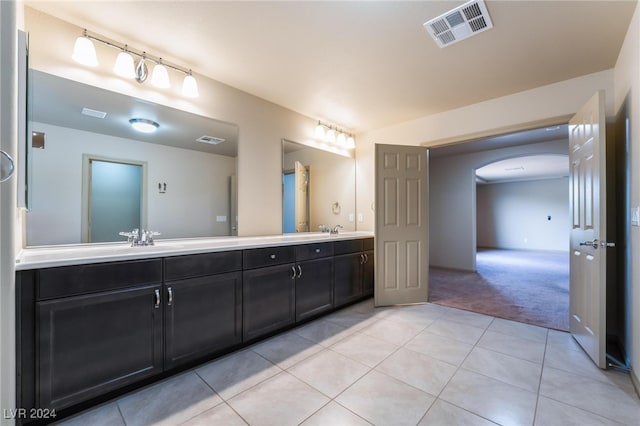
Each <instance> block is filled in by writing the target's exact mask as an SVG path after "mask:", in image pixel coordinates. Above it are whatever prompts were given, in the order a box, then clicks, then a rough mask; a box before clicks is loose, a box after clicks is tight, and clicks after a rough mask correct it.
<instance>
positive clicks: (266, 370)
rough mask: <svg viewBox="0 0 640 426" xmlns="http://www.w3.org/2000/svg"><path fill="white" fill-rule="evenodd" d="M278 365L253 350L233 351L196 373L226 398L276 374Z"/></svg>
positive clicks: (278, 369) (278, 370)
mask: <svg viewBox="0 0 640 426" xmlns="http://www.w3.org/2000/svg"><path fill="white" fill-rule="evenodd" d="M280 371H282V370H281V369H280V368H278V367H277V366H276V365H274V364H272V363H271V362H269V361H267V360H266V359H264V358H263V357H261V356H260V355H258V354H257V353H255V352H253V351H251V350H244V351H241V352H236V353H233V354H231V355H229V356H227V357H224V358H222V359H219V360H217V361H214V362H211V363H209V364H205V365H204V366H202V367H199V368H198V369H197V370H196V373H198V375H199V376H200V377H202V379H203V380H204V381H205V382H207V383H208V384H209V386H211V387H212V388H213V389H215V391H216V392H217V393H218V394H219V395H220V396H221V397H222V398H223V399H225V400H228V399H229V398H231V397H233V396H234V395H237V394H238V393H240V392H242V391H244V390H246V389H249V388H250V387H252V386H255V385H257V384H258V383H260V382H262V381H264V380H266V379H268V378H269V377H272V376H275V375H276V374H278V373H279V372H280Z"/></svg>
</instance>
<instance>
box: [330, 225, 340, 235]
mask: <svg viewBox="0 0 640 426" xmlns="http://www.w3.org/2000/svg"><path fill="white" fill-rule="evenodd" d="M342 227H343V226H342V225H336V226H334V227H333V229H332V230H331V231H330V233H331V234H337V233H338V229H340V228H342Z"/></svg>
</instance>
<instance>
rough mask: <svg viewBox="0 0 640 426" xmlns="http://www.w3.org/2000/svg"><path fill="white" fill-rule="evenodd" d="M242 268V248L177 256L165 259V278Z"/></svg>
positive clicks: (183, 277) (169, 279) (168, 279)
mask: <svg viewBox="0 0 640 426" xmlns="http://www.w3.org/2000/svg"><path fill="white" fill-rule="evenodd" d="M241 269H242V252H241V251H240V250H236V251H225V252H219V253H205V254H194V255H187V256H175V257H168V258H166V259H165V260H164V279H165V281H174V280H181V279H185V278H194V277H202V276H205V275H214V274H223V273H225V272H234V271H239V270H241Z"/></svg>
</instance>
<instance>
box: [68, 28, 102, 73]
mask: <svg viewBox="0 0 640 426" xmlns="http://www.w3.org/2000/svg"><path fill="white" fill-rule="evenodd" d="M85 34H86V32H85ZM71 58H72V59H73V60H74V61H76V62H78V63H81V64H82V65H86V66H88V67H96V66H98V57H97V56H96V47H95V46H94V45H93V42H92V41H91V40H89V38H88V37H86V35H82V36H80V37H78V38H77V39H76V44H75V45H74V46H73V54H72V55H71Z"/></svg>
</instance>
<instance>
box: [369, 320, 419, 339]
mask: <svg viewBox="0 0 640 426" xmlns="http://www.w3.org/2000/svg"><path fill="white" fill-rule="evenodd" d="M423 329H424V327H422V326H419V325H415V324H412V323H408V322H405V321H391V320H390V319H387V318H385V319H382V320H380V321H378V322H376V323H375V324H373V325H370V326H369V327H366V328H363V329H362V330H361V332H362V333H364V334H366V335H369V336H371V337H375V338H377V339H380V340H384V341H385V342H389V343H393V344H395V345H404V344H405V343H407V342H408V341H409V340H411V339H413V338H414V337H415V336H416V335H417V334H418V333H420V332H421V331H422V330H423Z"/></svg>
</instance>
